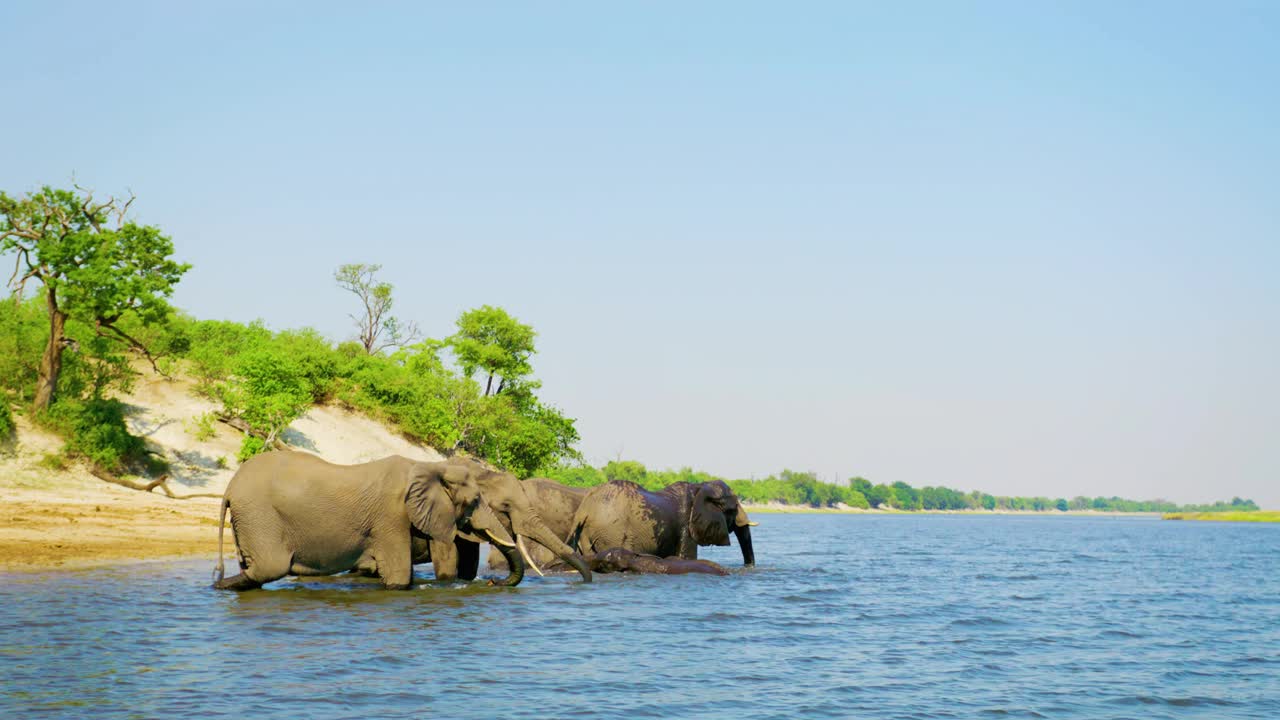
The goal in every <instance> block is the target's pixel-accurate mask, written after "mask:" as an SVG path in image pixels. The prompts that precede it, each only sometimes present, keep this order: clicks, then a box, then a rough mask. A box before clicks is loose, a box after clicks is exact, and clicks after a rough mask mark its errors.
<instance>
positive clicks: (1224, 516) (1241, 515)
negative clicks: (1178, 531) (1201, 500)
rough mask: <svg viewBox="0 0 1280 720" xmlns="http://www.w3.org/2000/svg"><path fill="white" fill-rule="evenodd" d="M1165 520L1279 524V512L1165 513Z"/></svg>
mask: <svg viewBox="0 0 1280 720" xmlns="http://www.w3.org/2000/svg"><path fill="white" fill-rule="evenodd" d="M1162 517H1163V518H1164V519H1165V520H1216V521H1218V522H1268V523H1274V522H1280V510H1257V511H1254V512H1186V513H1165V514H1164V515H1163V516H1162Z"/></svg>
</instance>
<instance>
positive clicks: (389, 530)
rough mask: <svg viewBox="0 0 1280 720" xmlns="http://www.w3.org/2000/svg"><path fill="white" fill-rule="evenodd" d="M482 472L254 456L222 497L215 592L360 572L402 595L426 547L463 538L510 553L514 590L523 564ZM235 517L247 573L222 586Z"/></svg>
mask: <svg viewBox="0 0 1280 720" xmlns="http://www.w3.org/2000/svg"><path fill="white" fill-rule="evenodd" d="M477 474H478V473H477V472H476V470H475V469H473V468H468V467H465V466H460V465H451V464H449V463H445V462H434V463H427V462H415V461H413V460H410V459H408V458H404V457H399V456H392V457H388V458H384V459H382V460H377V461H374V462H369V463H364V464H361V465H333V464H331V463H328V462H325V461H324V460H321V459H320V458H318V457H316V456H314V455H309V454H307V453H302V452H270V453H265V454H263V455H258V456H256V457H253V458H250V459H249V460H248V461H246V462H245V463H244V464H243V465H241V466H240V469H239V470H237V471H236V474H235V476H233V477H232V478H231V481H230V482H229V483H228V484H227V490H226V492H225V493H224V494H223V498H222V506H221V514H220V516H219V520H218V567H217V576H218V579H217V581H216V582H215V583H214V587H216V588H218V589H223V590H250V589H253V588H257V587H260V586H262V585H263V584H264V583H268V582H271V581H273V580H278V579H280V578H282V577H284V576H286V575H332V574H334V573H339V572H344V571H347V570H357V571H360V572H364V573H366V574H371V575H377V576H378V577H380V578H382V582H383V584H384V585H385V586H386V587H387V588H390V589H404V588H408V587H409V586H410V584H411V581H412V578H413V562H414V561H415V560H416V559H419V558H421V557H422V556H424V555H426V553H427V548H428V546H429V545H436V544H441V545H444V546H448V547H452V545H453V542H454V540H455V539H456V538H460V537H461V538H467V539H470V540H472V541H476V542H479V541H481V540H488V541H489V542H491V543H494V544H495V545H497V546H499V547H502V548H504V549H505V550H506V551H507V553H508V557H507V560H508V564H509V566H510V568H511V570H510V572H509V573H508V575H507V577H506V579H505V580H504V581H503V584H505V585H516V584H518V583H519V582H520V580H521V578H522V577H523V573H524V563H523V561H522V560H521V558H520V554H519V552H517V550H516V547H515V541H514V540H513V539H512V537H511V536H510V535H509V534H508V533H507V531H506V530H505V529H504V528H503V527H502V523H500V522H499V521H498V518H497V517H496V516H495V515H494V514H493V511H492V510H490V509H489V506H488V505H487V504H486V503H485V502H484V501H483V498H482V495H481V492H480V488H479V486H478V485H477V484H476V476H477ZM228 510H230V512H231V529H232V532H233V533H234V535H235V542H236V549H237V551H238V555H239V560H240V568H241V572H240V574H239V575H236V576H235V577H230V578H225V579H224V578H223V562H222V533H223V524H224V520H225V519H226V515H227V511H228ZM428 541H430V542H428Z"/></svg>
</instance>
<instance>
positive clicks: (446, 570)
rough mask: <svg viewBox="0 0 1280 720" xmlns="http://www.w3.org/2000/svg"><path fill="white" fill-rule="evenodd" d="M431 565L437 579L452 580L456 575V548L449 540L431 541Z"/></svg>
mask: <svg viewBox="0 0 1280 720" xmlns="http://www.w3.org/2000/svg"><path fill="white" fill-rule="evenodd" d="M431 566H432V568H434V569H435V571H436V579H437V580H454V579H457V577H458V548H457V547H455V546H454V544H453V543H451V542H440V541H438V540H432V541H431Z"/></svg>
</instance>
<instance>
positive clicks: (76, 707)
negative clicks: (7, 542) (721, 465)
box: [0, 514, 1280, 720]
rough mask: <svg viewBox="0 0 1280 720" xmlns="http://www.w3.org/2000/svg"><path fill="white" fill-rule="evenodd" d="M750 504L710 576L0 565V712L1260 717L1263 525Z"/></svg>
mask: <svg viewBox="0 0 1280 720" xmlns="http://www.w3.org/2000/svg"><path fill="white" fill-rule="evenodd" d="M756 519H757V520H759V521H760V522H761V524H760V526H759V527H758V528H755V532H754V537H755V549H756V555H757V560H758V562H759V565H758V566H757V567H756V568H754V569H751V570H745V571H744V570H741V569H740V565H741V556H740V555H738V551H737V548H736V547H732V548H710V549H709V548H703V557H707V558H710V559H713V560H717V561H719V562H722V563H724V564H725V565H726V566H728V567H730V568H732V569H734V573H733V574H732V575H731V576H729V577H724V578H720V577H713V576H705V575H696V576H673V577H664V576H618V575H598V576H597V581H596V582H595V583H593V584H591V585H583V584H580V583H579V582H578V581H577V580H576V579H575V578H576V576H558V577H548V578H538V577H536V576H532V573H530V575H531V576H530V577H528V578H527V579H526V581H525V582H524V584H522V585H521V586H519V587H518V588H515V589H504V588H493V587H486V586H484V585H482V584H479V583H477V584H472V585H467V586H463V585H457V584H455V585H438V584H436V583H434V582H426V583H424V584H423V585H421V586H420V587H417V588H415V589H413V590H410V591H406V592H387V591H383V590H381V589H379V588H378V586H377V584H376V583H375V582H372V581H368V580H363V579H359V578H353V577H348V576H341V577H334V578H320V579H314V578H313V579H307V580H305V581H297V580H285V581H281V582H278V583H275V584H273V585H271V586H269V588H268V589H266V590H261V591H255V592H250V593H244V594H234V593H222V592H215V591H213V590H211V589H209V587H208V586H209V581H210V572H211V570H212V565H213V561H212V560H211V559H201V560H183V561H176V562H160V563H143V564H136V565H130V566H124V567H117V568H111V569H97V570H85V571H74V572H57V573H37V574H7V575H0V633H2V634H0V664H2V666H3V667H2V668H0V716H3V717H6V718H45V717H57V718H94V719H95V720H99V719H103V720H105V719H107V718H176V717H200V718H238V717H253V718H303V717H310V718H399V717H405V718H409V717H413V718H420V717H468V718H470V717H474V718H549V717H554V718H606V717H618V718H621V717H626V718H649V717H652V718H672V717H706V718H712V717H725V718H730V717H731V718H735V719H737V720H749V719H751V718H786V717H824V718H826V717H830V718H838V717H850V718H988V717H1000V718H1022V717H1033V718H1034V717H1047V718H1089V719H1090V720H1097V719H1099V718H1143V719H1147V718H1201V717H1202V718H1215V719H1220V718H1280V525H1268V524H1257V525H1254V524H1225V523H1204V522H1196V523H1191V522H1186V523H1179V522H1161V521H1158V520H1154V519H1146V518H1093V517H1056V518H1049V517H1042V516H1036V517H1027V516H969V515H952V516H932V515H896V516H894V515H891V516H882V515H764V514H761V515H759V516H758V517H757V518H756ZM419 577H420V578H422V579H424V580H429V579H430V577H431V575H430V567H429V566H425V567H421V568H419Z"/></svg>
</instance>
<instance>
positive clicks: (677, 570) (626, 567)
mask: <svg viewBox="0 0 1280 720" xmlns="http://www.w3.org/2000/svg"><path fill="white" fill-rule="evenodd" d="M585 557H586V560H587V564H588V565H590V566H591V569H592V570H595V571H596V572H602V573H613V572H633V573H649V574H657V575H688V574H690V573H701V574H704V575H728V574H729V571H728V570H725V569H724V568H722V567H720V566H719V565H718V564H716V563H713V562H711V561H710V560H682V559H680V558H660V557H657V556H655V555H641V554H640V553H634V552H631V551H630V550H626V549H623V548H609V549H608V550H605V551H604V552H600V553H596V554H595V555H587V556H585Z"/></svg>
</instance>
